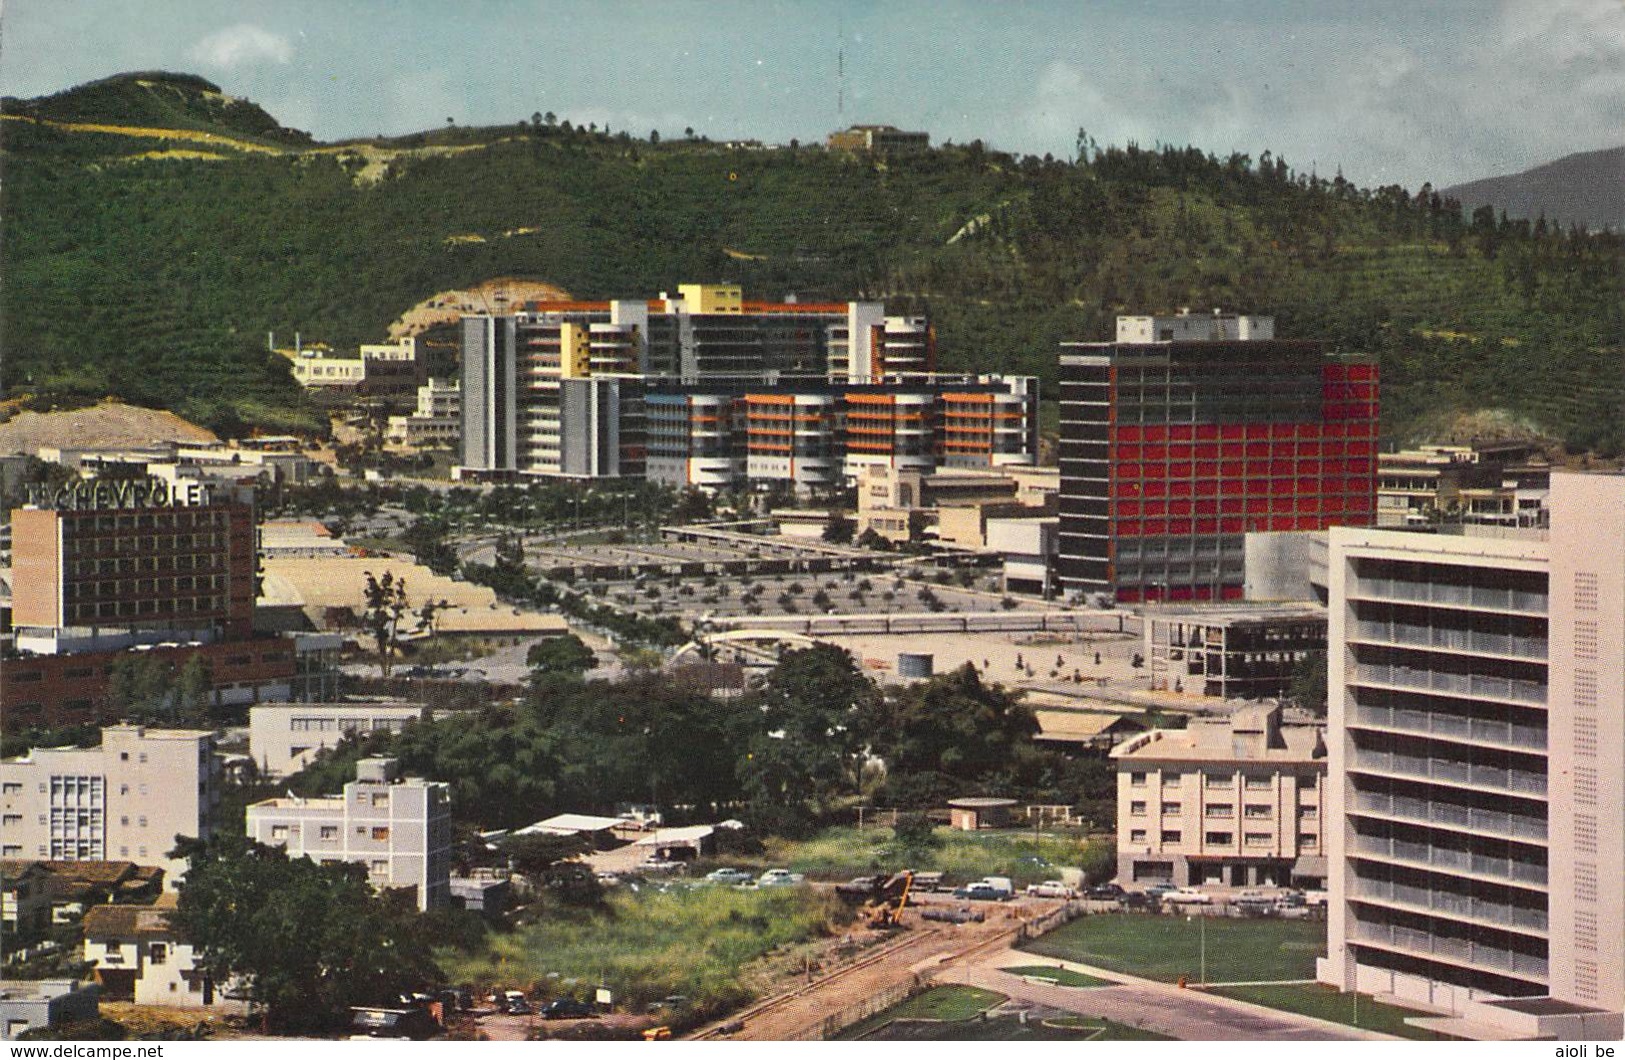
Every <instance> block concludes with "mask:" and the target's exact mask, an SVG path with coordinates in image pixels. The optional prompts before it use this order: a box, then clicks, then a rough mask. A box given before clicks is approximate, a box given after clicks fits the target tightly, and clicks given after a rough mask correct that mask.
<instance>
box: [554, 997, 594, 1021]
mask: <svg viewBox="0 0 1625 1060" xmlns="http://www.w3.org/2000/svg"><path fill="white" fill-rule="evenodd" d="M594 1015H597V1013H596V1012H594V1010H593V1007H592V1005H591V1004H589V1003H588V1002H585V1001H582V1000H580V999H579V998H573V997H556V998H554V999H553V1000H552V1001H549V1002H548V1003H547V1004H545V1005H543V1006H542V1019H544V1020H579V1019H586V1018H587V1017H588V1016H594Z"/></svg>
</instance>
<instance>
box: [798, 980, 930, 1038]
mask: <svg viewBox="0 0 1625 1060" xmlns="http://www.w3.org/2000/svg"><path fill="white" fill-rule="evenodd" d="M927 986H928V984H927V983H926V982H925V980H923V979H921V978H920V977H919V976H918V975H911V976H909V977H908V979H907V980H905V981H903V982H901V983H894V984H893V985H891V986H889V987H886V988H885V989H884V990H881V991H880V992H879V993H876V994H871V995H870V996H868V997H866V998H864V999H863V1000H862V1001H858V1002H855V1003H853V1004H851V1005H848V1006H846V1008H843V1009H841V1010H840V1011H838V1012H833V1013H831V1014H830V1015H828V1016H825V1017H824V1018H823V1019H821V1020H819V1021H818V1022H817V1023H816V1024H814V1025H813V1026H811V1027H808V1028H807V1029H806V1030H803V1031H801V1032H800V1033H799V1034H795V1035H792V1036H790V1037H788V1038H786V1039H785V1041H792V1042H823V1041H828V1040H829V1039H830V1038H833V1037H834V1036H835V1035H837V1034H840V1033H841V1032H842V1031H844V1030H846V1029H847V1028H848V1027H850V1026H852V1025H853V1024H854V1023H861V1022H862V1021H864V1020H866V1019H868V1018H869V1017H870V1016H873V1015H875V1014H877V1013H880V1012H884V1011H886V1010H887V1009H889V1008H891V1007H892V1006H893V1005H897V1004H901V1003H902V1002H904V1001H907V1000H908V999H909V998H911V997H913V996H914V995H915V994H918V993H921V992H923V991H924V990H925V989H926V987H927Z"/></svg>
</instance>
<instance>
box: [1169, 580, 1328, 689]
mask: <svg viewBox="0 0 1625 1060" xmlns="http://www.w3.org/2000/svg"><path fill="white" fill-rule="evenodd" d="M1144 630H1145V659H1146V669H1147V672H1148V673H1149V675H1150V677H1151V687H1152V688H1154V689H1161V690H1164V691H1178V692H1193V693H1199V694H1201V695H1204V696H1217V697H1220V698H1224V699H1230V698H1239V699H1260V698H1263V697H1265V696H1279V695H1282V694H1284V693H1285V692H1286V691H1287V690H1288V689H1289V688H1290V687H1291V685H1292V680H1293V676H1294V675H1295V674H1296V673H1297V672H1298V669H1299V668H1300V667H1301V666H1302V665H1303V664H1304V662H1305V661H1306V660H1309V659H1312V658H1314V657H1315V656H1317V655H1318V656H1320V657H1322V658H1324V657H1325V654H1326V612H1325V610H1324V609H1322V608H1320V607H1317V606H1315V605H1313V604H1281V605H1269V606H1246V605H1226V606H1222V607H1185V608H1169V607H1156V608H1153V609H1151V610H1149V611H1148V612H1147V613H1146V616H1145V622H1144Z"/></svg>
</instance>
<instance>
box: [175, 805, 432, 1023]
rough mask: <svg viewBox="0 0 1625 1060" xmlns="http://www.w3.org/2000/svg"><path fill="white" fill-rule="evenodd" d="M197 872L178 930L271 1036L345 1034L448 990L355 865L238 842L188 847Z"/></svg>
mask: <svg viewBox="0 0 1625 1060" xmlns="http://www.w3.org/2000/svg"><path fill="white" fill-rule="evenodd" d="M171 856H172V857H184V858H186V859H187V861H188V863H189V869H188V871H187V874H186V881H185V883H184V884H183V885H182V886H181V891H180V901H179V903H178V905H177V907H176V909H175V912H174V913H173V914H171V916H170V922H171V923H172V924H173V925H174V927H175V928H176V930H177V931H178V932H179V933H180V934H181V935H182V936H184V937H185V938H186V939H187V941H189V942H190V943H191V944H192V946H193V947H194V949H195V951H196V954H197V957H196V968H197V970H198V971H199V972H201V973H202V974H204V975H206V976H208V977H209V978H211V979H213V980H214V982H215V983H217V984H220V985H222V986H224V985H226V984H237V985H238V986H239V987H240V988H241V989H242V990H243V991H244V992H245V993H246V994H247V995H248V998H249V1000H250V1001H251V1002H253V1004H255V1005H256V1006H257V1007H259V1008H260V1009H261V1011H262V1014H263V1016H264V1022H265V1025H266V1027H267V1028H275V1029H277V1030H320V1029H328V1028H334V1027H338V1026H342V1025H343V1023H344V1021H345V1020H346V1019H347V1018H348V1016H349V1009H350V1006H352V1005H368V1004H383V1003H388V1002H390V1001H392V1000H393V999H394V998H395V997H396V996H397V995H398V994H400V993H401V992H402V991H405V990H413V989H420V988H423V987H427V986H429V985H431V984H433V983H435V982H437V981H438V980H439V979H440V978H441V974H440V971H439V969H438V968H436V967H435V963H434V959H433V956H432V954H431V953H430V945H431V941H432V940H431V938H430V937H429V933H428V932H426V931H424V930H422V928H421V926H420V924H419V920H420V918H419V916H418V914H417V912H416V910H415V909H413V908H412V907H411V906H410V905H409V904H408V903H407V902H406V901H405V900H403V898H402V897H401V896H399V895H388V896H379V895H377V894H375V893H374V892H373V890H372V888H371V887H370V886H369V885H368V883H367V872H366V869H365V868H364V867H362V866H361V865H358V864H351V863H347V862H339V861H330V862H327V863H326V864H322V865H318V864H316V863H315V862H313V861H311V860H310V859H309V858H300V859H299V860H297V861H293V860H290V859H289V858H288V856H287V853H286V852H285V851H283V850H282V849H280V848H277V847H267V846H263V845H261V844H259V843H255V842H254V841H252V840H250V839H246V838H244V837H242V836H228V835H216V836H215V837H213V838H211V839H209V840H207V841H200V840H196V839H185V838H182V839H180V840H179V841H178V845H177V847H176V850H175V851H174V853H173V854H171Z"/></svg>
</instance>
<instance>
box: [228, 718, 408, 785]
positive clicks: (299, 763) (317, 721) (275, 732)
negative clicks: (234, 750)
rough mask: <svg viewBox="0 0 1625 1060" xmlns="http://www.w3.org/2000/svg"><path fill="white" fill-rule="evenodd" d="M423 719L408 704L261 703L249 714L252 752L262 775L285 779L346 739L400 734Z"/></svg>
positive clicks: (249, 736)
mask: <svg viewBox="0 0 1625 1060" xmlns="http://www.w3.org/2000/svg"><path fill="white" fill-rule="evenodd" d="M422 716H423V707H422V706H420V705H417V704H410V703H407V704H397V703H315V702H313V703H262V704H259V705H257V706H255V707H253V708H251V709H250V710H249V712H248V753H249V757H251V758H253V759H254V765H255V766H256V767H257V768H258V770H259V775H260V776H261V777H266V778H275V777H284V776H288V775H289V774H292V773H297V772H299V771H300V770H301V769H303V768H305V767H306V766H308V765H309V764H310V763H311V761H312V760H313V759H314V758H315V757H316V755H317V753H318V752H320V751H321V750H323V749H324V748H328V747H333V746H335V745H336V744H338V742H339V741H340V740H343V739H344V738H345V737H346V736H350V735H354V736H356V737H357V738H360V737H362V736H366V735H368V734H370V733H375V732H400V731H401V730H402V729H404V728H406V726H407V724H408V723H410V722H413V721H416V720H417V719H418V718H420V717H422Z"/></svg>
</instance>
